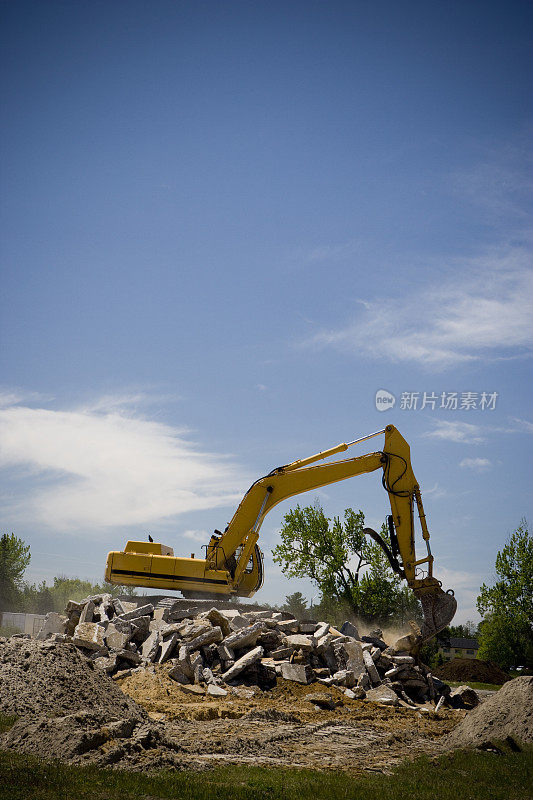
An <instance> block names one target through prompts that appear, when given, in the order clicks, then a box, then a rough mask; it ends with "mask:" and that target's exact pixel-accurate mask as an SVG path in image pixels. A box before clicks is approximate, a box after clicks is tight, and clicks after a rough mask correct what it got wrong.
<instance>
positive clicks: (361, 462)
mask: <svg viewBox="0 0 533 800" xmlns="http://www.w3.org/2000/svg"><path fill="white" fill-rule="evenodd" d="M380 434H385V444H384V448H383V450H381V451H377V452H373V453H368V454H366V455H362V456H358V457H356V458H347V459H342V460H337V461H330V462H327V463H323V464H317V462H319V461H324V460H325V459H327V458H330V457H331V456H333V455H336V454H338V453H341V452H345V451H346V450H347V449H348V448H349V447H351V446H352V445H354V444H357V443H359V442H361V441H365V440H367V439H370V438H372V437H374V436H378V435H380ZM379 469H381V470H382V483H383V486H384V488H385V489H386V491H387V493H388V496H389V501H390V506H391V512H392V513H391V515H390V517H389V533H390V545H391V546H390V548H389V547H388V545H387V544H386V543H385V542H384V541H383V540H381V537H379V535H378V534H376V533H375V531H371V530H370V529H365V530H366V532H367V533H369V534H370V535H371V536H373V538H375V539H376V540H381V541H380V544H381V546H382V547H384V549H385V551H386V552H387V556H388V557H389V561H390V562H391V566H392V567H393V569H395V571H396V572H397V573H398V574H399V575H400V576H401V577H402V578H405V579H406V580H407V583H408V585H409V586H410V587H411V589H412V590H413V591H414V593H415V594H416V596H417V597H418V598H419V600H420V602H421V604H422V608H423V611H424V624H423V627H422V638H423V639H427V638H429V637H431V636H432V635H434V634H435V633H436V632H437V631H439V630H441V629H442V628H444V627H445V626H446V625H447V624H448V623H449V622H450V621H451V619H452V618H453V616H454V614H455V610H456V607H457V603H456V601H455V598H454V597H453V592H444V591H443V590H442V588H441V583H440V581H438V580H437V579H436V578H435V577H434V576H433V555H432V553H431V549H430V546H429V531H428V529H427V524H426V518H425V514H424V508H423V505H422V497H421V494H420V489H419V486H418V484H417V482H416V479H415V476H414V474H413V470H412V467H411V456H410V449H409V445H408V444H407V442H406V441H405V439H404V438H403V437H402V436H401V434H400V433H399V432H398V431H397V429H396V428H395V427H394V426H393V425H387V427H386V428H385V429H384V430H382V431H377V432H376V433H373V434H370V435H369V436H365V437H363V438H362V439H356V440H354V441H353V442H349V443H348V444H340V445H337V446H336V447H332V448H330V449H329V450H325V451H323V452H321V453H318V454H316V455H314V456H310V457H309V458H305V459H300V460H298V461H294V462H292V463H291V464H286V465H285V466H282V467H278V468H277V469H274V470H272V472H270V473H269V474H268V475H265V476H264V477H263V478H259V480H257V481H255V483H253V484H252V486H251V487H250V489H249V490H248V491H247V492H246V494H245V495H244V497H243V499H242V500H241V502H240V504H239V506H238V508H237V510H236V511H235V514H234V515H233V518H232V519H231V521H230V523H229V525H228V526H227V528H226V530H225V531H224V533H220V532H219V531H215V533H214V534H213V536H212V537H211V540H210V541H209V543H208V544H207V546H206V557H205V558H195V557H194V555H192V556H191V558H181V557H176V556H174V555H173V552H172V550H171V548H169V547H167V546H166V545H161V544H155V543H146V542H133V541H130V542H128V543H127V545H126V547H125V549H124V551H114V552H111V553H109V555H108V558H107V565H106V580H108V581H110V582H111V583H122V584H127V585H131V586H147V587H151V588H160V589H178V590H180V591H181V592H182V593H183V594H184V595H185V596H206V595H220V594H221V595H233V596H235V595H239V596H244V597H251V596H252V595H253V594H254V593H255V592H256V591H257V590H258V589H259V588H260V587H261V585H262V582H263V557H262V553H261V550H260V549H259V547H258V545H257V541H258V538H259V529H260V527H261V524H262V522H263V520H264V518H265V516H266V515H267V514H268V512H269V511H270V510H271V509H272V508H274V506H276V505H277V504H278V503H281V502H282V501H283V500H286V499H287V498H289V497H293V496H294V495H297V494H301V493H302V492H307V491H310V490H313V489H318V488H320V487H322V486H327V485H328V484H331V483H336V482H337V481H342V480H346V479H347V478H351V477H354V476H356V475H361V474H363V473H367V472H374V471H376V470H379ZM415 507H416V510H417V513H418V517H419V519H420V526H421V530H422V536H423V539H424V541H425V543H426V548H427V553H426V554H424V556H423V557H422V558H419V559H417V557H416V552H415V528H414V508H415Z"/></svg>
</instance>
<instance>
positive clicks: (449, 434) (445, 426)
mask: <svg viewBox="0 0 533 800" xmlns="http://www.w3.org/2000/svg"><path fill="white" fill-rule="evenodd" d="M424 436H427V437H429V438H433V439H444V440H446V441H449V442H462V443H463V444H482V443H483V442H485V441H486V437H485V436H484V435H483V434H482V428H481V427H480V426H479V425H474V424H473V423H471V422H455V421H448V420H440V419H439V420H435V422H434V423H433V430H431V431H427V433H425V434H424Z"/></svg>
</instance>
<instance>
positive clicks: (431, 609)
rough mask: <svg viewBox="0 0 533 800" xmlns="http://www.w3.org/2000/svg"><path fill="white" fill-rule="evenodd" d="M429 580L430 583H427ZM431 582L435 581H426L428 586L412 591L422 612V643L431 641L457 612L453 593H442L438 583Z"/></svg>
mask: <svg viewBox="0 0 533 800" xmlns="http://www.w3.org/2000/svg"><path fill="white" fill-rule="evenodd" d="M430 580H431V581H432V582H431V583H429V581H430ZM433 580H435V579H428V584H429V585H426V586H423V587H420V588H417V589H415V590H414V592H415V594H416V596H417V597H418V599H419V600H420V603H421V605H422V611H423V612H424V622H423V623H422V627H421V634H422V641H426V639H431V637H432V636H435V634H436V633H438V632H439V631H441V630H442V629H443V628H445V627H446V625H448V624H449V623H450V622H451V621H452V619H453V618H454V615H455V612H456V611H457V600H456V599H455V597H454V596H453V592H451V591H448V592H444V591H443V590H442V589H441V587H440V585H439V583H438V581H435V583H433Z"/></svg>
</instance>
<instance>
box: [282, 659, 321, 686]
mask: <svg viewBox="0 0 533 800" xmlns="http://www.w3.org/2000/svg"><path fill="white" fill-rule="evenodd" d="M281 675H282V677H283V678H285V680H286V681H295V682H296V683H304V684H307V683H310V682H311V681H312V680H313V670H312V669H311V667H310V666H309V664H291V663H290V662H289V661H284V662H283V663H282V664H281Z"/></svg>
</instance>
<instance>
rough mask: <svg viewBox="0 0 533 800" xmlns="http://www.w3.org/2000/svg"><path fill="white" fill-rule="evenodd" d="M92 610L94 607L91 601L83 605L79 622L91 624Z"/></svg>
mask: <svg viewBox="0 0 533 800" xmlns="http://www.w3.org/2000/svg"><path fill="white" fill-rule="evenodd" d="M94 609H95V605H94V603H93V601H92V600H89V601H88V602H87V603H85V605H84V607H83V609H82V612H81V614H80V622H92V621H93V614H94Z"/></svg>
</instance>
